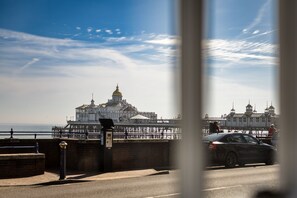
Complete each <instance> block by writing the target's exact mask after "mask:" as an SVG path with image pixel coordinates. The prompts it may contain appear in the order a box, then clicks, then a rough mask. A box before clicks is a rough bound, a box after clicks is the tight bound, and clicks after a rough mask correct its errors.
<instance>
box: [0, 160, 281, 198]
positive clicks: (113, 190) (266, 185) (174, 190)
mask: <svg viewBox="0 0 297 198" xmlns="http://www.w3.org/2000/svg"><path fill="white" fill-rule="evenodd" d="M278 173H279V166H278V165H274V166H249V167H245V168H234V169H224V168H212V169H209V170H207V171H205V178H206V179H205V186H204V189H203V193H204V197H211V198H216V197H220V198H222V197H236V198H238V197H253V195H254V193H255V191H258V190H262V189H273V190H275V189H277V188H278V186H279V180H278V177H279V176H278ZM179 174H180V173H179V171H170V174H166V175H154V176H147V177H140V178H129V179H115V180H105V181H93V182H81V183H72V184H64V185H50V186H23V187H1V188H0V198H2V197H3V198H19V197H22V198H26V197H28V198H29V197H30V198H35V197H42V198H48V197H55V198H60V197H61V198H64V197H65V198H66V197H67V198H82V197H90V198H93V197H96V198H97V197H107V198H125V197H139V198H162V197H170V198H173V197H180V190H179V181H178V175H179Z"/></svg>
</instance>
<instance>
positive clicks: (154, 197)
mask: <svg viewBox="0 0 297 198" xmlns="http://www.w3.org/2000/svg"><path fill="white" fill-rule="evenodd" d="M240 187H242V185H235V186H223V187H217V188H207V189H203V190H202V191H204V192H206V191H215V190H224V189H228V188H240ZM177 195H180V193H172V194H167V195H157V196H152V197H145V198H162V197H172V196H177Z"/></svg>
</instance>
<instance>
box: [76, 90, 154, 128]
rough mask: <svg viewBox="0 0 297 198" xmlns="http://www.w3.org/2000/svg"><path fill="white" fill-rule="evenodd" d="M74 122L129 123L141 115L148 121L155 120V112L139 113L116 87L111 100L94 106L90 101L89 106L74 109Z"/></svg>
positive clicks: (92, 101) (93, 102)
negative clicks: (105, 121)
mask: <svg viewBox="0 0 297 198" xmlns="http://www.w3.org/2000/svg"><path fill="white" fill-rule="evenodd" d="M75 110H76V121H79V122H98V121H99V119H100V118H110V119H112V120H113V121H114V122H115V123H117V122H125V121H129V119H130V118H131V117H133V116H135V115H142V116H145V117H146V118H148V119H150V120H157V114H156V113H155V112H140V111H138V110H137V108H136V107H134V106H132V105H131V104H129V103H128V102H127V101H126V100H123V96H122V93H121V92H120V91H119V86H118V85H117V87H116V90H115V91H114V92H113V94H112V99H109V100H108V101H107V103H103V104H99V105H96V104H95V101H94V100H93V99H92V100H91V104H84V105H81V106H79V107H77V108H76V109H75Z"/></svg>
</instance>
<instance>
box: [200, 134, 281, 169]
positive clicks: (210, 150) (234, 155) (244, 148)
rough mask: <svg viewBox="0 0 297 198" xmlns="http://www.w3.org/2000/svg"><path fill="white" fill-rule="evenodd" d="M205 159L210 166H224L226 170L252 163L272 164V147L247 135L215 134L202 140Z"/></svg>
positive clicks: (273, 155)
mask: <svg viewBox="0 0 297 198" xmlns="http://www.w3.org/2000/svg"><path fill="white" fill-rule="evenodd" d="M203 142H204V145H205V146H206V150H207V157H208V159H209V161H210V163H211V164H212V165H225V167H227V168H232V167H235V166H236V165H237V164H238V165H239V166H244V165H245V164H252V163H266V165H272V164H274V161H275V160H274V157H275V152H276V149H275V147H274V146H271V145H269V144H265V143H263V142H262V141H260V140H258V139H257V138H254V137H253V136H251V135H248V134H242V133H215V134H211V135H208V136H205V137H204V138H203Z"/></svg>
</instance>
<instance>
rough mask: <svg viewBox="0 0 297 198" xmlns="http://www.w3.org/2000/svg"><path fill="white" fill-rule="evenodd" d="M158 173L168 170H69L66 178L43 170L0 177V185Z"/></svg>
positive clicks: (50, 182) (55, 183)
mask: <svg viewBox="0 0 297 198" xmlns="http://www.w3.org/2000/svg"><path fill="white" fill-rule="evenodd" d="M158 174H169V171H168V170H155V169H144V170H132V171H119V172H109V173H98V172H88V173H84V172H75V171H69V172H67V174H66V179H64V180H59V178H60V176H59V171H57V170H53V171H45V172H44V174H42V175H36V176H30V177H22V178H10V179H0V187H9V186H30V185H59V184H65V183H76V182H90V181H97V180H111V179H123V178H131V177H144V176H150V175H158Z"/></svg>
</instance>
